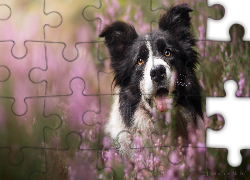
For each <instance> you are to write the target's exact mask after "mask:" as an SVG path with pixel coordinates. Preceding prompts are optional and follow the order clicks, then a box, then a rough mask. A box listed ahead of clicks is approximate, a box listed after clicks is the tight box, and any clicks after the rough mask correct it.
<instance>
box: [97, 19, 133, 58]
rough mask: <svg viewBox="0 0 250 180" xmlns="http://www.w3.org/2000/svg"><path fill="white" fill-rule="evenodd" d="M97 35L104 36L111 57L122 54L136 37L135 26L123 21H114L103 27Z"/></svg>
mask: <svg viewBox="0 0 250 180" xmlns="http://www.w3.org/2000/svg"><path fill="white" fill-rule="evenodd" d="M99 37H105V44H106V45H107V47H108V49H109V52H110V55H111V57H112V56H113V57H114V56H115V57H116V56H117V55H118V54H119V55H123V53H124V52H125V51H126V48H127V47H129V46H130V45H131V44H132V43H133V42H134V40H135V39H136V38H137V37H138V35H137V33H136V31H135V28H134V27H133V26H132V25H130V24H128V23H125V22H121V21H116V22H114V23H112V24H110V25H108V26H106V27H105V28H104V30H103V31H102V32H101V34H100V35H99Z"/></svg>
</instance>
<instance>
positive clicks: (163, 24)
mask: <svg viewBox="0 0 250 180" xmlns="http://www.w3.org/2000/svg"><path fill="white" fill-rule="evenodd" d="M192 11H193V9H192V8H191V7H190V6H189V5H188V4H179V5H176V6H173V7H171V8H170V9H169V10H168V11H167V12H166V13H164V14H162V15H161V16H160V18H159V29H161V30H163V31H169V32H170V33H171V34H172V35H174V36H176V38H180V39H182V38H186V35H190V32H189V29H190V26H191V23H190V20H191V18H190V16H189V12H192Z"/></svg>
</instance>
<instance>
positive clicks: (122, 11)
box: [83, 0, 163, 61]
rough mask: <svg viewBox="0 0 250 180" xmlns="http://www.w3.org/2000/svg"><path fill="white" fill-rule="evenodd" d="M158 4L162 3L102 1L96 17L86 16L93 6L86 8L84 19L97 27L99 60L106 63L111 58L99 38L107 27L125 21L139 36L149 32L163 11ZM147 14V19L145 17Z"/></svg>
mask: <svg viewBox="0 0 250 180" xmlns="http://www.w3.org/2000/svg"><path fill="white" fill-rule="evenodd" d="M157 4H160V3H158V2H157V3H153V2H152V0H147V1H143V3H142V2H140V5H137V4H135V3H131V2H129V1H126V2H122V3H121V2H119V1H111V0H105V1H101V0H100V6H99V8H98V9H99V10H98V12H96V13H94V15H93V16H94V17H89V16H86V15H85V14H88V13H90V10H91V9H93V6H86V8H85V9H84V12H83V14H84V17H85V19H86V20H87V21H89V22H92V23H93V25H92V26H94V27H95V31H96V38H94V40H93V41H94V42H96V41H99V43H97V44H96V49H97V58H98V60H99V61H104V60H105V59H109V58H110V57H109V55H108V53H107V48H106V47H105V45H104V43H103V40H102V39H99V38H97V37H98V36H99V34H100V33H101V31H102V30H103V29H104V27H105V26H107V25H109V24H111V23H113V22H115V21H125V22H128V23H130V24H133V25H134V26H135V29H136V31H137V33H138V34H142V33H146V32H149V31H150V26H151V25H150V24H151V23H152V22H154V21H155V22H156V21H157V19H158V17H159V12H160V11H162V9H163V7H162V8H158V6H157ZM155 7H157V8H155ZM96 9H97V8H96ZM145 14H146V17H144V15H145ZM148 17H150V18H148Z"/></svg>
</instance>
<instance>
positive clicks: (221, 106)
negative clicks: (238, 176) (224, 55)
mask: <svg viewBox="0 0 250 180" xmlns="http://www.w3.org/2000/svg"><path fill="white" fill-rule="evenodd" d="M224 89H225V91H226V97H221V98H219V97H218V98H206V104H207V107H206V109H207V111H206V112H207V116H210V115H212V114H215V113H220V114H222V115H223V117H224V118H225V125H224V127H223V128H222V129H221V130H220V131H212V130H211V129H208V130H207V147H214V148H225V147H227V148H229V154H228V158H227V159H228V162H229V163H230V165H232V166H239V165H240V164H241V159H242V158H241V156H240V149H243V148H250V145H249V144H248V143H247V142H248V141H247V140H246V139H245V140H244V139H242V138H244V137H248V136H249V126H250V124H249V121H247V117H248V108H249V106H250V102H249V99H246V98H240V97H235V94H236V91H237V84H236V82H235V81H233V80H228V81H226V82H225V84H224ZM235 112H237V114H236V113H235ZM239 114H240V115H242V116H241V118H239ZM236 130H239V131H237V133H234V132H235V131H236Z"/></svg>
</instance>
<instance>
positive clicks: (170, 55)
mask: <svg viewBox="0 0 250 180" xmlns="http://www.w3.org/2000/svg"><path fill="white" fill-rule="evenodd" d="M191 11H192V9H191V8H190V6H188V5H187V4H180V5H177V6H173V7H171V8H170V9H169V10H168V11H167V12H166V13H164V14H162V15H161V16H160V18H159V28H158V30H156V31H153V32H150V33H147V34H144V35H140V36H139V35H138V34H137V33H136V30H135V29H134V27H133V26H132V25H130V24H128V23H125V22H121V21H116V22H114V23H112V24H110V25H108V26H106V27H105V29H104V30H103V31H102V32H101V34H100V37H105V44H106V46H107V47H108V49H109V53H110V55H111V68H112V69H113V70H114V74H115V78H114V82H115V85H116V86H118V87H120V89H121V92H122V93H125V94H126V93H127V95H126V97H127V99H130V101H133V102H131V104H136V102H137V101H138V99H140V101H141V102H144V104H145V107H146V108H150V107H151V104H152V102H153V101H154V102H155V103H156V105H157V109H158V110H159V111H161V112H163V111H165V110H166V106H165V101H166V98H167V96H169V95H172V94H173V95H175V96H174V97H175V100H176V102H177V103H178V101H179V102H180V101H181V98H183V97H185V96H186V95H192V94H195V95H200V87H199V84H198V82H197V79H196V76H195V72H194V70H195V67H196V64H197V62H198V61H197V58H198V54H197V52H196V51H195V50H194V49H193V47H194V46H195V44H196V41H195V40H194V37H193V35H192V34H191V32H190V26H191V24H190V19H191V18H190V16H189V12H191ZM131 99H132V100H131ZM184 99H185V98H184Z"/></svg>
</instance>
